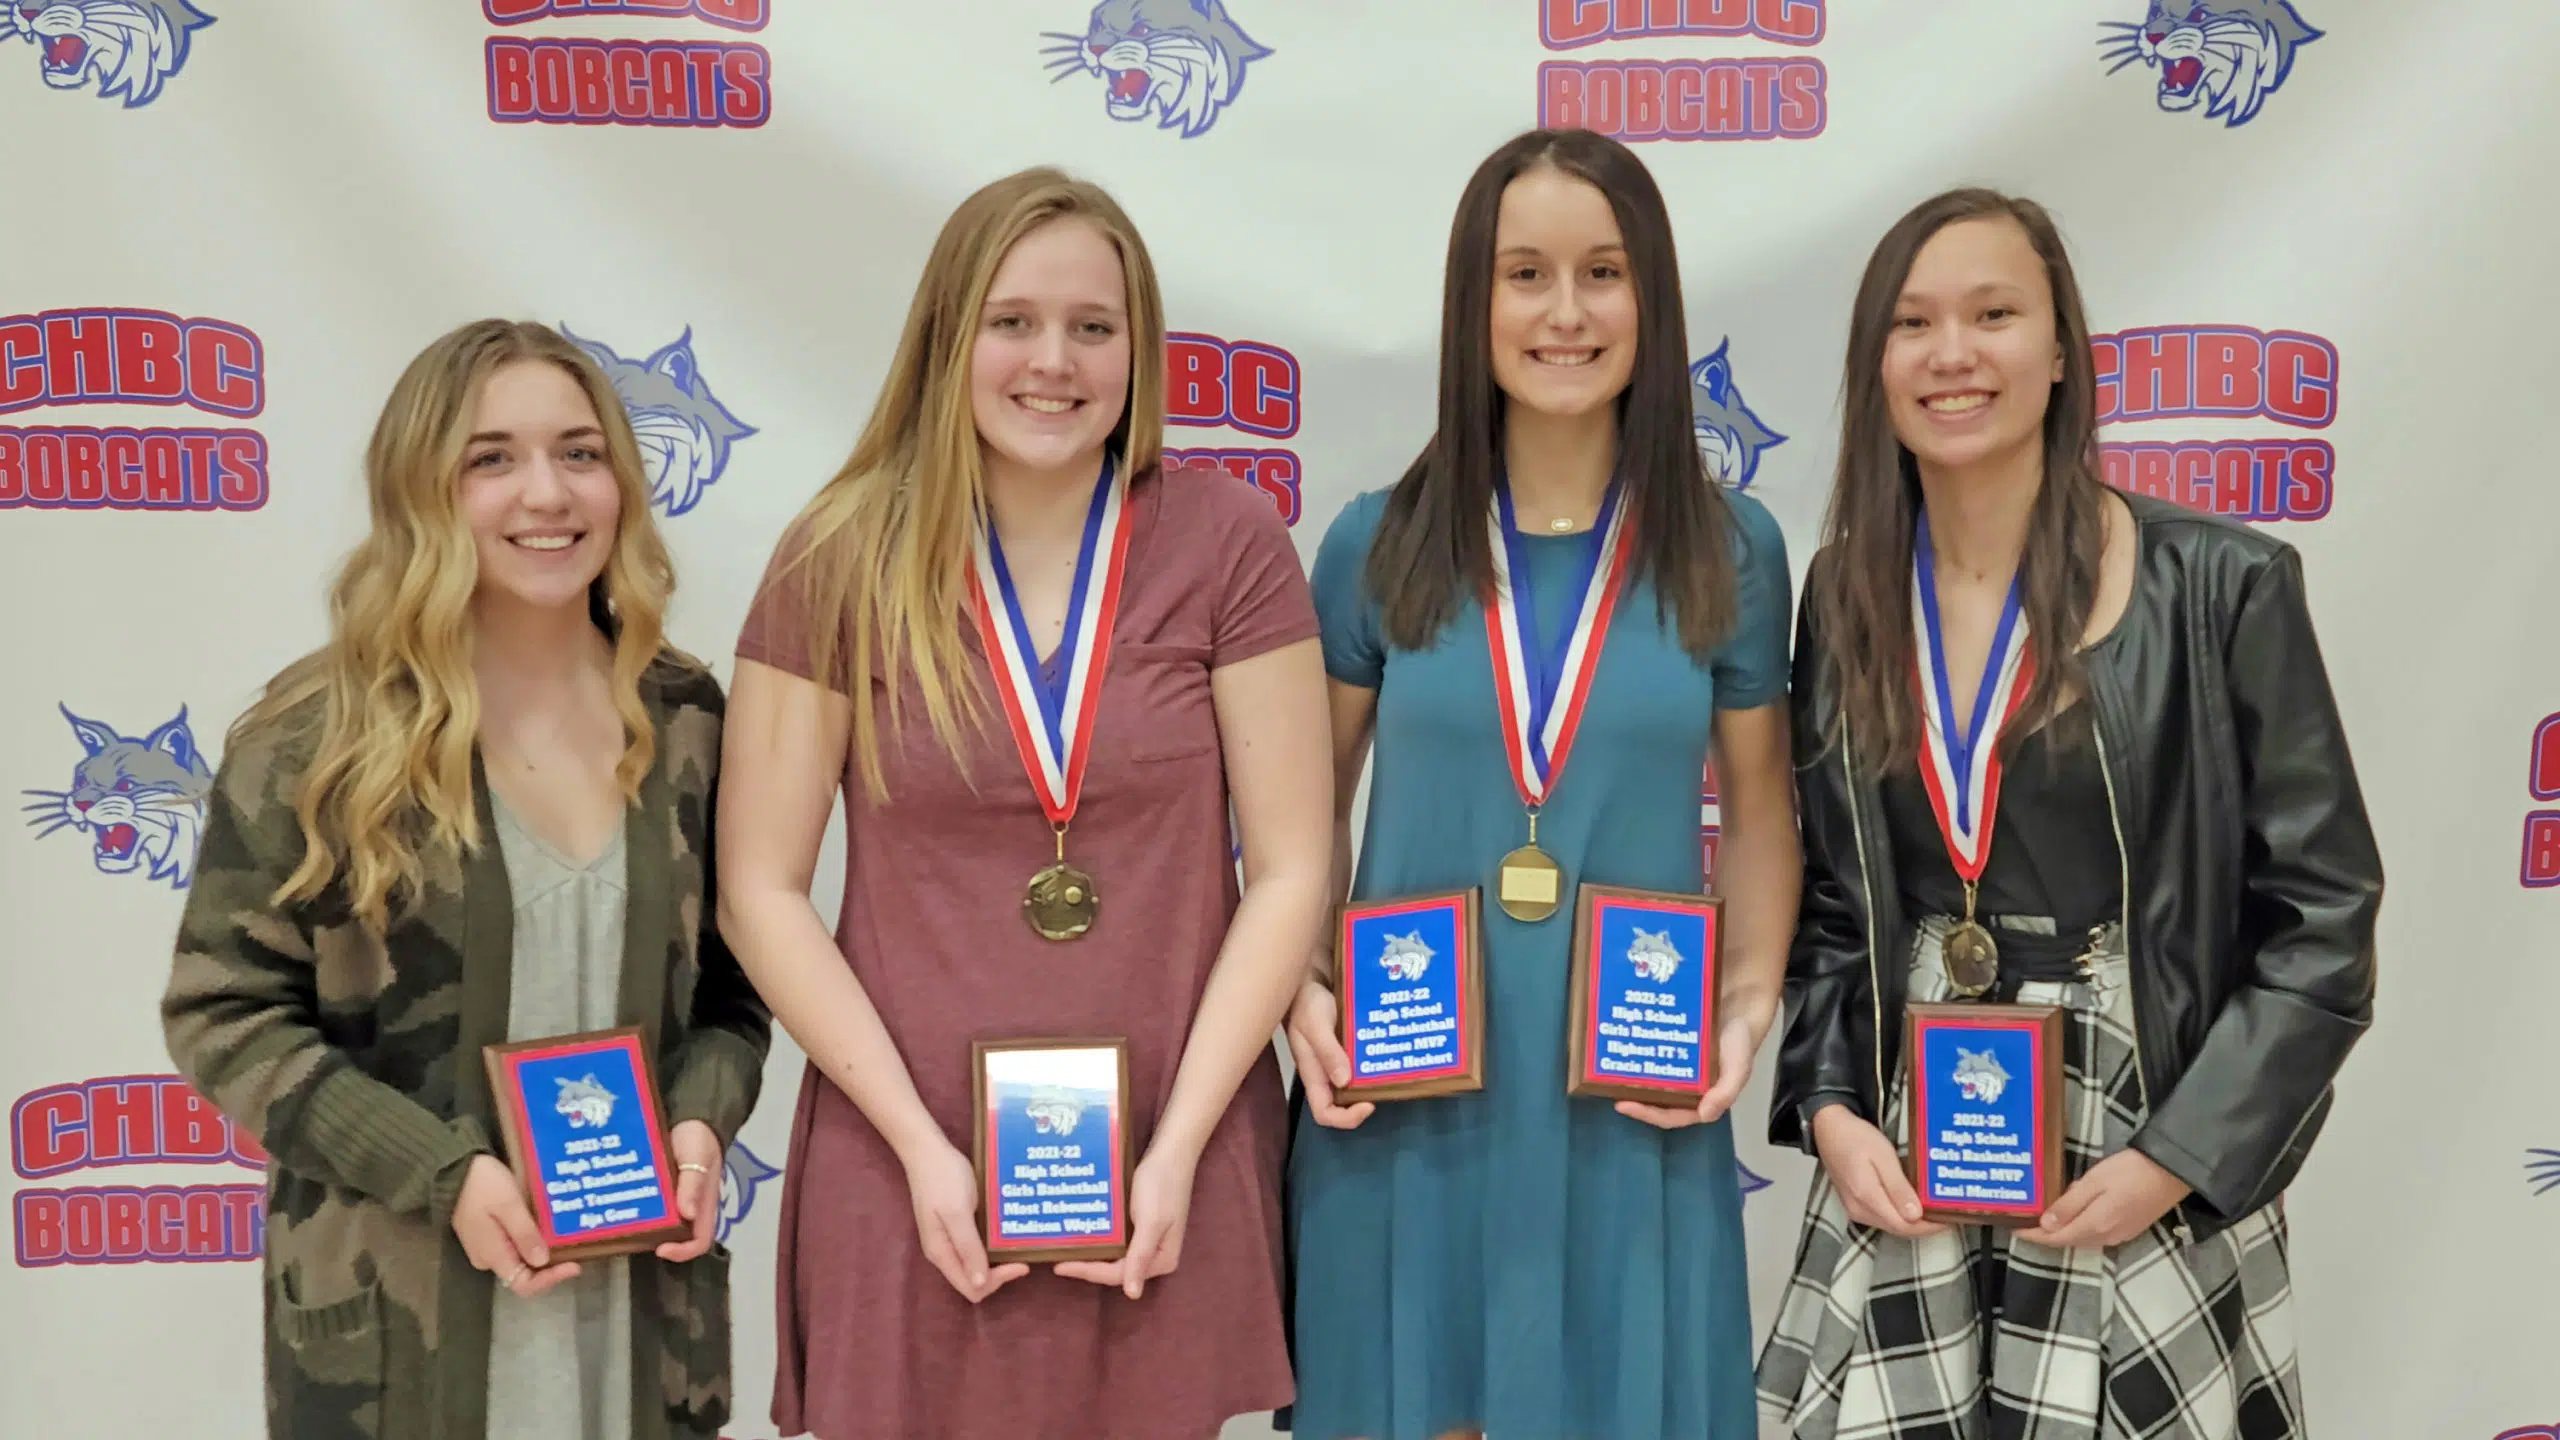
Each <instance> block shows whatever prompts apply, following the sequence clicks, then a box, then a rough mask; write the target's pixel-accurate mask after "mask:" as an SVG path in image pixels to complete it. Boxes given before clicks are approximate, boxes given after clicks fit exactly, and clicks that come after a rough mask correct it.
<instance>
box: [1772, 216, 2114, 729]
mask: <svg viewBox="0 0 2560 1440" xmlns="http://www.w3.org/2000/svg"><path fill="white" fill-rule="evenodd" d="M1998 219H2006V220H2010V221H2013V222H2015V223H2016V224H2017V225H2018V227H2019V228H2020V229H2022V230H2024V231H2025V232H2026V235H2027V240H2028V243H2029V244H2031V245H2033V246H2034V247H2035V252H2036V254H2037V256H2038V257H2039V258H2041V259H2042V260H2043V261H2044V273H2045V281H2046V283H2047V285H2048V286H2049V287H2050V288H2051V289H2052V292H2053V317H2054V339H2055V341H2056V343H2057V344H2059V345H2060V346H2061V349H2062V378H2061V379H2060V380H2059V381H2057V382H2055V384H2054V386H2053V390H2052V395H2051V397H2050V399H2049V400H2048V401H2047V403H2046V407H2045V413H2044V480H2043V484H2042V485H2041V486H2039V487H2038V489H2037V491H2036V499H2035V508H2034V509H2033V511H2032V512H2031V513H2030V514H2029V516H2028V519H2027V538H2026V548H2025V552H2024V553H2023V554H2022V555H2021V556H2020V560H2019V564H2020V569H2021V571H2022V572H2023V575H2024V584H2023V586H2022V587H2021V588H2022V590H2023V592H2024V593H2023V595H2022V598H2021V604H2022V606H2023V608H2024V610H2025V615H2026V621H2027V625H2028V633H2029V634H2030V635H2031V636H2032V637H2034V639H2033V643H2034V645H2035V662H2036V672H2035V680H2034V682H2033V684H2031V685H2030V686H2029V688H2028V690H2027V697H2026V702H2025V704H2024V706H2023V707H2022V709H2021V710H2020V713H2019V723H2018V724H2016V725H2014V726H2011V727H2009V728H2007V729H2006V730H2004V731H2003V732H2002V740H2001V748H2002V749H2003V750H2004V751H2006V750H2014V748H2015V746H2016V745H2017V743H2018V741H2019V740H2020V739H2021V738H2022V737H2024V736H2025V735H2027V734H2029V733H2031V732H2033V731H2034V730H2036V729H2037V728H2038V727H2040V726H2041V725H2043V724H2044V723H2045V722H2046V721H2048V720H2051V719H2052V718H2053V717H2054V716H2055V714H2056V713H2057V712H2058V711H2059V710H2060V709H2061V707H2062V704H2063V702H2064V701H2065V700H2066V699H2067V698H2068V697H2070V696H2072V695H2075V694H2078V693H2081V690H2082V686H2081V683H2080V682H2081V679H2082V668H2083V667H2082V665H2081V661H2080V655H2079V650H2080V639H2081V636H2082V634H2083V633H2084V632H2085V631H2086V630H2087V628H2088V624H2089V611H2090V608H2091V606H2092V605H2093V604H2095V602H2096V597H2097V590H2098V567H2099V562H2100V558H2101V556H2102V555H2103V553H2104V551H2105V546H2106V515H2105V510H2104V506H2105V504H2106V495H2105V488H2106V482H2105V480H2104V479H2103V478H2102V472H2101V469H2100V466H2099V460H2098V422H2097V415H2098V409H2097V374H2096V371H2097V367H2096V363H2095V361H2093V360H2092V358H2091V356H2090V350H2089V321H2088V318H2087V316H2086V315H2085V314H2084V313H2083V311H2082V309H2081V304H2080V285H2079V282H2078V281H2077V280H2075V279H2074V278H2073V277H2072V273H2071V259H2070V256H2069V255H2068V254H2066V253H2065V251H2064V249H2063V244H2062V235H2061V232H2060V231H2059V230H2057V229H2056V228H2055V226H2054V223H2053V217H2051V216H2050V215H2047V214H2046V213H2045V211H2044V207H2042V206H2040V205H2038V204H2036V203H2035V202H2034V201H2032V200H2026V199H2020V198H2017V197H2014V196H2009V195H2003V194H2000V193H1998V192H1997V191H1992V190H1983V189H1974V188H1966V189H1958V190H1949V191H1947V192H1946V193H1944V194H1942V195H1937V196H1933V197H1932V198H1930V199H1928V200H1924V201H1922V202H1921V203H1920V204H1918V205H1916V206H1914V207H1912V209H1911V211H1910V213H1908V214H1906V215H1904V216H1903V217H1902V218H1901V219H1900V220H1898V221H1896V222H1894V226H1893V228H1892V229H1890V230H1887V231H1886V232H1885V234H1884V238H1883V239H1882V240H1879V241H1877V242H1876V248H1875V253H1874V254H1873V255H1871V256H1869V257H1868V260H1867V272H1866V275H1865V277H1864V278H1863V279H1861V280H1860V281H1859V282H1858V298H1857V303H1856V305H1855V307H1854V308H1853V309H1852V310H1851V312H1850V316H1849V359H1848V365H1847V369H1846V371H1845V373H1844V378H1843V381H1842V385H1843V390H1844V395H1843V404H1842V408H1841V421H1840V469H1839V474H1838V476H1837V478H1836V479H1835V480H1834V481H1833V484H1832V491H1831V506H1830V511H1829V513H1828V515H1826V516H1825V518H1824V522H1823V537H1822V546H1823V549H1824V550H1826V551H1828V552H1829V554H1828V556H1827V559H1826V563H1824V564H1822V565H1818V566H1816V567H1815V568H1814V570H1813V572H1812V573H1811V574H1809V575H1808V576H1807V577H1806V582H1807V583H1806V587H1805V588H1806V594H1805V603H1807V604H1809V605H1813V606H1815V607H1817V608H1816V610H1815V616H1816V618H1817V619H1818V620H1819V622H1820V623H1821V626H1822V633H1823V651H1824V654H1823V657H1822V658H1823V659H1824V660H1825V661H1827V662H1828V663H1829V664H1830V665H1831V667H1832V670H1833V673H1834V674H1835V675H1836V676H1837V678H1838V681H1839V687H1840V709H1839V711H1838V712H1837V713H1835V714H1833V715H1831V716H1829V717H1827V723H1828V725H1829V727H1830V730H1831V733H1832V738H1835V739H1836V738H1838V735H1839V727H1840V725H1841V724H1842V722H1844V721H1845V722H1846V723H1847V725H1848V726H1849V728H1850V729H1851V730H1853V731H1855V732H1857V737H1858V738H1857V749H1858V752H1859V755H1858V759H1859V760H1860V761H1861V762H1862V763H1864V764H1865V765H1866V766H1867V767H1868V769H1869V770H1870V771H1871V772H1873V773H1882V772H1883V771H1885V770H1887V769H1890V768H1893V767H1896V766H1899V765H1905V764H1909V763H1911V759H1912V756H1913V755H1914V754H1916V753H1917V749H1918V746H1919V741H1920V728H1921V724H1922V721H1921V718H1920V710H1919V705H1918V702H1917V700H1916V699H1915V697H1914V695H1913V680H1912V676H1913V674H1914V673H1915V672H1914V670H1913V666H1914V664H1915V657H1916V655H1917V653H1918V651H1917V647H1916V646H1915V645H1914V643H1913V641H1912V637H1911V555H1912V542H1913V529H1914V523H1915V517H1916V516H1917V515H1918V513H1919V509H1920V470H1919V466H1918V464H1917V463H1916V462H1915V461H1914V460H1913V458H1912V455H1911V452H1910V451H1909V450H1908V449H1906V448H1904V446H1903V444H1902V441H1901V440H1900V438H1899V437H1897V436H1896V435H1895V434H1894V431H1893V416H1892V414H1891V412H1890V411H1889V410H1888V409H1887V407H1886V400H1885V393H1884V348H1885V338H1886V336H1887V335H1888V334H1889V333H1890V332H1891V330H1892V328H1893V317H1894V310H1895V307H1896V305H1897V304H1898V303H1899V301H1900V299H1901V295H1902V287H1903V285H1904V283H1905V282H1906V281H1908V280H1909V278H1910V276H1911V263H1912V261H1913V260H1914V259H1915V258H1916V257H1917V256H1918V255H1919V253H1920V250H1921V247H1923V246H1925V245H1926V244H1928V242H1929V239H1930V237H1932V236H1934V235H1936V234H1937V233H1938V231H1940V230H1942V229H1944V228H1945V227H1947V226H1949V225H1952V224H1955V223H1957V222H1959V221H1965V220H1998Z"/></svg>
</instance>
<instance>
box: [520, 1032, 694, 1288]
mask: <svg viewBox="0 0 2560 1440" xmlns="http://www.w3.org/2000/svg"><path fill="white" fill-rule="evenodd" d="M481 1060H482V1063H483V1064H484V1065H485V1066H486V1067H487V1070H488V1074H489V1094H490V1099H491V1101H492V1103H493V1104H494V1105H495V1107H496V1109H497V1113H498V1126H499V1129H500V1132H501V1134H502V1137H503V1141H504V1144H505V1146H506V1152H507V1165H508V1168H509V1170H511V1171H512V1172H513V1173H514V1175H515V1178H516V1183H517V1185H519V1186H520V1187H522V1189H523V1192H524V1197H525V1201H526V1203H527V1204H528V1205H529V1206H530V1207H531V1208H532V1210H533V1223H534V1228H535V1230H536V1231H538V1232H539V1233H540V1235H541V1238H542V1243H543V1245H544V1247H545V1248H546V1249H548V1250H549V1252H550V1260H551V1263H553V1264H555V1265H556V1264H559V1263H561V1262H564V1261H570V1260H584V1259H590V1258H594V1257H598V1256H605V1255H624V1254H632V1253H636V1252H638V1251H643V1250H649V1249H654V1248H655V1247H657V1246H658V1245H660V1244H662V1243H666V1242H670V1241H680V1240H683V1239H685V1238H686V1237H687V1236H688V1235H689V1233H690V1232H691V1230H692V1228H693V1227H692V1226H691V1225H690V1224H688V1223H687V1222H686V1220H685V1218H684V1215H683V1213H682V1211H681V1210H680V1209H679V1207H678V1205H677V1201H676V1183H675V1182H676V1170H675V1162H674V1159H673V1157H672V1156H671V1155H670V1153H669V1150H668V1145H667V1135H666V1128H665V1118H664V1117H665V1107H664V1103H663V1102H662V1101H661V1100H660V1098H659V1094H658V1084H657V1076H656V1074H655V1072H654V1071H653V1069H652V1068H651V1066H650V1063H649V1053H648V1050H647V1048H646V1044H645V1042H644V1040H643V1038H642V1032H641V1029H640V1027H638V1026H636V1025H626V1026H623V1027H621V1028H619V1029H614V1030H597V1031H590V1032H587V1033H585V1034H579V1035H562V1036H557V1037H554V1038H551V1039H545V1040H524V1041H517V1042H514V1043H511V1044H505V1045H489V1046H484V1047H482V1050H481ZM504 1278H505V1277H504V1276H501V1277H500V1279H502V1280H503V1279H504Z"/></svg>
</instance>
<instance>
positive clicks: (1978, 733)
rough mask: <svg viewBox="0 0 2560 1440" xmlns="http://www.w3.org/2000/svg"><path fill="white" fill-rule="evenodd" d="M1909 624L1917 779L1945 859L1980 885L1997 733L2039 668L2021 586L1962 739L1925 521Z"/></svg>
mask: <svg viewBox="0 0 2560 1440" xmlns="http://www.w3.org/2000/svg"><path fill="white" fill-rule="evenodd" d="M1911 620H1912V627H1913V630H1914V631H1915V632H1916V633H1915V638H1916V640H1917V641H1918V646H1919V648H1918V654H1917V660H1918V664H1917V666H1916V669H1917V670H1918V672H1919V673H1918V680H1919V690H1920V713H1921V716H1922V718H1923V719H1924V720H1925V721H1926V722H1927V723H1926V724H1924V725H1923V726H1922V727H1921V736H1920V779H1921V782H1922V784H1923V785H1925V786H1926V787H1927V789H1928V791H1929V805H1930V808H1931V809H1933V810H1935V811H1937V813H1938V833H1939V834H1940V835H1942V836H1944V837H1945V838H1946V842H1947V858H1948V859H1949V860H1951V861H1953V862H1954V864H1955V867H1956V874H1957V875H1958V876H1960V877H1962V878H1963V879H1964V881H1965V883H1967V884H1973V883H1976V882H1978V881H1980V880H1981V878H1982V867H1983V865H1984V864H1985V863H1986V862H1988V861H1989V860H1990V858H1991V827H1992V820H1993V814H1994V812H1995V811H1996V810H1997V809H1998V808H1999V805H2000V746H1999V744H1998V740H1999V737H2000V732H2001V730H2003V729H2004V728H2006V727H2007V725H2008V724H2009V722H2010V721H2011V720H2013V719H2015V718H2017V714H2018V710H2019V707H2021V706H2022V705H2024V704H2025V703H2026V699H2027V690H2028V688H2029V686H2030V685H2031V684H2033V682H2034V680H2035V673H2036V666H2035V659H2034V657H2033V656H2031V655H2030V654H2028V653H2027V615H2026V607H2025V605H2024V604H2023V603H2022V593H2021V590H2020V586H2019V579H2018V577H2017V576H2016V575H2012V576H2010V577H2009V595H2008V598H2007V599H2006V600H2005V601H2004V602H2003V603H2002V605H2001V607H2000V625H1999V628H1998V629H1997V630H1995V631H1993V632H1992V636H1991V652H1990V654H1988V655H1987V656H1985V657H1984V659H1983V668H1982V683H1981V684H1980V685H1979V686H1977V687H1976V688H1975V690H1974V695H1973V714H1972V716H1971V717H1970V722H1971V723H1969V724H1967V725H1966V726H1965V727H1964V731H1963V733H1962V735H1961V736H1959V735H1958V733H1957V731H1956V726H1955V709H1956V707H1955V699H1954V694H1953V691H1952V689H1951V687H1950V686H1949V685H1948V682H1947V649H1946V639H1945V632H1944V630H1943V628H1942V627H1941V626H1940V624H1939V622H1938V583H1937V564H1936V552H1935V551H1934V550H1932V549H1931V547H1930V544H1929V517H1928V515H1927V513H1926V512H1923V513H1922V514H1921V516H1920V523H1919V529H1918V533H1917V534H1916V535H1914V536H1913V543H1912V547H1911Z"/></svg>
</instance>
